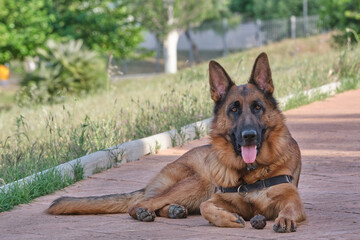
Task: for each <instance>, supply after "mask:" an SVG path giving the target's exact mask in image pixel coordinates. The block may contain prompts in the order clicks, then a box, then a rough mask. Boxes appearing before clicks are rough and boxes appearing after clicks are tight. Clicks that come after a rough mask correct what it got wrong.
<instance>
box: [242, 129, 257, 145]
mask: <svg viewBox="0 0 360 240" xmlns="http://www.w3.org/2000/svg"><path fill="white" fill-rule="evenodd" d="M241 136H242V137H243V139H244V140H245V142H250V141H253V140H255V139H256V136H257V134H256V131H255V130H244V131H243V132H242V133H241Z"/></svg>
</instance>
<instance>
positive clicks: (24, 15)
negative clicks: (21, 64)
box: [0, 0, 52, 64]
mask: <svg viewBox="0 0 360 240" xmlns="http://www.w3.org/2000/svg"><path fill="white" fill-rule="evenodd" d="M49 17H51V16H49V14H48V12H47V9H46V5H45V2H44V1H43V0H16V1H14V0H0V64H1V63H5V62H9V61H10V60H11V59H24V58H25V57H26V56H34V55H35V54H36V48H37V47H40V46H42V45H43V44H44V42H45V41H46V39H47V38H48V36H49V34H50V33H51V32H52V26H51V24H50V23H49V21H48V19H49Z"/></svg>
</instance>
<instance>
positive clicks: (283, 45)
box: [0, 34, 360, 211]
mask: <svg viewBox="0 0 360 240" xmlns="http://www.w3.org/2000/svg"><path fill="white" fill-rule="evenodd" d="M330 45H331V37H330V35H329V34H327V35H321V36H316V37H311V38H308V39H296V40H285V41H282V42H279V43H274V44H271V45H268V46H264V47H261V48H257V49H251V50H248V51H244V52H239V53H235V54H232V55H230V56H228V57H226V58H221V59H218V61H219V62H220V63H221V64H222V65H223V66H224V68H225V69H227V70H228V73H229V74H230V76H232V78H233V80H234V81H235V82H236V83H237V84H241V83H245V82H246V81H247V79H248V77H249V75H250V71H251V68H252V65H253V62H254V60H255V58H256V56H257V55H258V54H259V53H260V52H262V51H265V52H267V53H268V55H269V60H270V64H271V67H272V72H273V80H274V84H275V89H276V90H275V95H276V96H277V97H284V96H287V95H289V94H296V93H298V92H300V91H303V90H308V89H311V88H315V87H319V86H321V85H324V84H327V83H331V82H335V81H341V82H342V87H341V88H342V91H343V90H346V89H349V88H354V87H355V88H356V87H357V86H358V85H359V78H360V77H359V60H360V57H359V56H360V48H359V47H354V48H353V49H350V50H344V49H333V48H331V47H330ZM320 97H321V96H320ZM323 97H325V96H323ZM314 99H319V96H317V97H315V98H314ZM314 99H307V98H305V97H302V96H298V97H297V99H294V100H292V102H293V103H291V104H292V105H291V104H290V103H289V105H288V106H286V109H288V108H291V107H295V106H299V105H303V104H306V103H308V102H309V101H313V100H314ZM211 114H212V101H211V99H210V96H209V87H208V73H207V63H204V64H200V65H198V66H196V67H194V68H191V69H185V70H182V71H180V72H179V73H178V74H176V75H166V74H163V75H159V76H154V77H151V78H144V79H127V80H123V81H118V82H113V83H112V85H111V87H110V89H109V90H108V91H106V92H103V93H102V94H97V95H92V96H87V97H85V98H81V99H72V100H69V101H67V102H66V103H64V104H61V105H51V106H33V107H31V108H21V107H17V106H13V107H11V108H10V109H7V110H6V111H0V178H1V179H2V180H3V182H5V183H10V182H13V181H15V180H18V179H21V178H24V177H26V176H29V175H31V174H33V173H36V172H39V171H43V170H45V169H48V168H51V167H54V166H57V165H59V164H61V163H64V162H67V161H70V160H72V159H76V158H78V157H81V156H84V155H86V154H89V153H91V152H95V151H97V150H100V149H104V148H107V147H110V146H114V145H116V144H119V143H122V142H126V141H130V140H134V139H138V138H142V137H145V136H149V135H153V134H156V133H160V132H163V131H167V130H170V129H179V128H180V127H182V126H184V125H186V124H189V123H192V122H195V121H198V120H202V119H205V118H208V117H210V116H211ZM176 137H177V138H179V139H175V136H174V140H173V142H174V143H175V142H177V143H179V142H180V143H184V142H185V141H186V139H183V138H184V137H182V136H176ZM151 147H152V151H153V152H156V150H157V149H158V148H159V146H151ZM41 181H43V182H45V183H46V182H49V181H46V180H41ZM41 181H40V182H41ZM54 181H55V180H54ZM58 181H59V182H61V181H63V182H64V183H66V181H67V180H65V179H62V180H61V179H60V180H58ZM34 184H35V183H34ZM47 184H48V183H47ZM65 185H66V184H65ZM65 185H64V186H65ZM51 189H52V188H51ZM14 191H15V190H14ZM18 191H20V192H21V191H22V190H20V189H19V190H18ZM24 191H25V190H24ZM29 191H30V190H28V192H29ZM15 192H16V191H15ZM0 194H1V193H0ZM29 194H30V193H29ZM43 194H46V191H43ZM3 195H4V194H1V196H0V198H1V199H10V198H7V197H6V196H3ZM5 195H9V194H5ZM10 195H11V194H10ZM13 195H14V196H17V194H15V193H14V194H13ZM25 195H26V194H25ZM30 195H31V194H30ZM32 196H33V197H36V196H38V195H37V194H32ZM22 199H24V200H23V202H26V199H28V198H27V197H24V198H22ZM1 201H2V202H7V203H9V201H10V203H11V204H12V203H15V201H13V200H1ZM2 204H3V203H2ZM5 205H6V204H5ZM2 209H3V208H2ZM4 209H8V208H4ZM0 211H1V210H0Z"/></svg>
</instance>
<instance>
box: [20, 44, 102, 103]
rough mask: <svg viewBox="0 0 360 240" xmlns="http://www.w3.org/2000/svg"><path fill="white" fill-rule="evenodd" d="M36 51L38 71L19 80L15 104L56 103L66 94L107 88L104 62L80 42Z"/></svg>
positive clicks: (49, 45) (54, 45)
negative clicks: (20, 86)
mask: <svg viewBox="0 0 360 240" xmlns="http://www.w3.org/2000/svg"><path fill="white" fill-rule="evenodd" d="M46 47H47V49H46V50H44V49H38V50H37V52H38V55H39V62H38V68H37V70H35V71H34V72H32V73H28V74H27V75H26V76H25V78H24V79H23V81H22V83H21V85H22V88H21V89H20V90H19V91H18V93H17V96H16V100H17V103H18V104H19V105H30V104H31V105H32V104H44V103H58V102H62V101H64V99H65V98H66V97H67V96H70V95H84V94H87V93H91V92H95V91H98V90H99V89H103V88H105V87H106V86H107V81H108V78H107V74H106V65H105V61H104V60H103V59H101V58H100V56H98V55H97V53H95V52H93V51H90V50H87V49H85V48H83V42H82V41H81V40H70V41H69V42H68V43H57V42H55V41H53V40H49V41H48V42H47V43H46Z"/></svg>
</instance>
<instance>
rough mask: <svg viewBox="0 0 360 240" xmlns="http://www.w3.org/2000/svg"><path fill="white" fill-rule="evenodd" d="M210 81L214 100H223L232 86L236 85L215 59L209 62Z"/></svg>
mask: <svg viewBox="0 0 360 240" xmlns="http://www.w3.org/2000/svg"><path fill="white" fill-rule="evenodd" d="M209 83H210V93H211V98H212V100H214V102H218V101H220V100H222V99H223V98H224V97H225V95H226V93H227V92H228V91H229V89H230V87H231V86H233V85H235V83H234V82H233V81H232V80H231V78H230V77H229V75H228V74H227V73H226V71H225V70H224V68H223V67H222V66H221V65H220V64H219V63H217V62H216V61H214V60H211V61H210V63H209Z"/></svg>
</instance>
